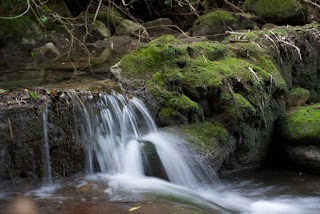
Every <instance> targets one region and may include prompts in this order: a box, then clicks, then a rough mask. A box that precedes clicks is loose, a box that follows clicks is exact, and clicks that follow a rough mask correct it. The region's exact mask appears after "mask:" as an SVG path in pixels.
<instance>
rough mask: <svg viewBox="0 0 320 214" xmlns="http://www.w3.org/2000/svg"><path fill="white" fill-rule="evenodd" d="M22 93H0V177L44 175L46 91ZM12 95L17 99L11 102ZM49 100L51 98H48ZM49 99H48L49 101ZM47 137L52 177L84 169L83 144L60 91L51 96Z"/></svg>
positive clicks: (66, 102) (67, 174)
mask: <svg viewBox="0 0 320 214" xmlns="http://www.w3.org/2000/svg"><path fill="white" fill-rule="evenodd" d="M19 94H20V93H19V92H17V93H13V94H10V93H9V94H1V96H0V101H1V102H0V137H1V143H0V151H1V160H2V163H3V164H1V165H0V179H9V178H15V177H22V178H34V177H42V175H43V166H42V155H43V154H42V153H41V148H42V145H43V143H44V132H43V118H42V111H43V110H44V108H45V105H46V104H45V100H47V99H42V98H43V97H45V96H47V95H46V91H44V90H38V91H36V92H33V91H32V93H31V92H30V93H29V96H27V95H23V93H22V95H21V94H20V95H19ZM11 96H13V97H14V100H13V101H12V102H11V100H10V99H11ZM48 99H49V98H48ZM47 101H48V100H47ZM50 101H52V103H51V110H50V111H49V120H48V137H49V145H50V155H51V162H52V172H53V176H58V177H60V176H70V175H72V174H74V173H76V172H79V171H81V170H82V169H83V164H84V163H83V161H82V160H83V158H82V157H83V152H82V148H81V145H79V144H78V143H76V142H75V139H74V137H73V125H72V117H71V116H72V115H71V110H70V107H71V106H70V105H69V104H68V101H67V99H65V98H60V97H59V95H58V94H56V95H54V97H52V100H50Z"/></svg>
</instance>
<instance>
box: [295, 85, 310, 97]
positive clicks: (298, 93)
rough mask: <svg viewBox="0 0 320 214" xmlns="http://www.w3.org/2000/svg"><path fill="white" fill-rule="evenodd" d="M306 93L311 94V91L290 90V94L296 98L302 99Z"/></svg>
mask: <svg viewBox="0 0 320 214" xmlns="http://www.w3.org/2000/svg"><path fill="white" fill-rule="evenodd" d="M306 93H307V94H309V91H308V90H307V89H304V88H301V87H294V88H292V89H290V94H291V95H292V96H294V97H300V96H301V95H303V94H306Z"/></svg>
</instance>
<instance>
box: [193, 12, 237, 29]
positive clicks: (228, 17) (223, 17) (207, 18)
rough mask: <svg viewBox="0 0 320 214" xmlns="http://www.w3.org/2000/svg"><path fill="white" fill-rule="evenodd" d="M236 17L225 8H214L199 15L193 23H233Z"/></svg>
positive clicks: (214, 24)
mask: <svg viewBox="0 0 320 214" xmlns="http://www.w3.org/2000/svg"><path fill="white" fill-rule="evenodd" d="M235 22H236V18H235V17H234V16H233V15H232V13H231V12H229V11H225V10H216V11H214V12H209V13H206V14H204V15H202V16H200V17H199V18H198V19H197V20H196V21H195V24H196V25H199V24H206V25H210V26H216V24H223V25H224V24H230V23H235Z"/></svg>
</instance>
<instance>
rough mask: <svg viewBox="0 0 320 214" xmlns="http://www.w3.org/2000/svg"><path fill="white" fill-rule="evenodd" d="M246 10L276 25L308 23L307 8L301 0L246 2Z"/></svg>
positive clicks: (252, 0)
mask: <svg viewBox="0 0 320 214" xmlns="http://www.w3.org/2000/svg"><path fill="white" fill-rule="evenodd" d="M245 8H246V10H247V11H249V12H253V13H255V14H256V15H258V16H259V17H261V18H262V19H263V20H265V21H267V22H271V23H274V24H279V25H285V24H292V25H302V24H306V23H307V7H306V6H305V5H304V4H303V3H302V1H299V0H269V1H265V0H246V1H245Z"/></svg>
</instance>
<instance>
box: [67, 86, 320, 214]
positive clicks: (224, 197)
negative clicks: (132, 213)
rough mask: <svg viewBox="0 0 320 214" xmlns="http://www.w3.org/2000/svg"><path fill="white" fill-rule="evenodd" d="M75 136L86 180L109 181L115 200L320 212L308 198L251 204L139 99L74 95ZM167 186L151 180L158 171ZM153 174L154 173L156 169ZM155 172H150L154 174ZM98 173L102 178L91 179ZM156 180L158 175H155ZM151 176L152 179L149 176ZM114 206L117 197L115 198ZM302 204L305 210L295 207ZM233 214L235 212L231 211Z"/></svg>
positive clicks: (211, 210) (209, 209)
mask: <svg viewBox="0 0 320 214" xmlns="http://www.w3.org/2000/svg"><path fill="white" fill-rule="evenodd" d="M69 96H70V97H71V99H72V103H73V106H74V108H73V110H74V116H75V117H74V118H75V124H76V125H77V129H76V136H77V139H78V140H79V141H80V142H81V143H82V144H83V146H84V148H85V151H86V152H85V153H86V171H87V173H88V174H89V175H90V174H91V176H89V177H88V179H99V180H101V179H106V180H107V181H108V186H109V188H108V189H107V190H106V193H108V196H109V197H111V200H112V196H113V195H114V193H115V192H117V191H118V192H119V191H120V192H121V191H127V192H132V193H134V194H138V195H139V194H140V193H142V194H150V193H152V194H156V195H160V196H164V197H168V196H169V197H170V198H178V200H179V201H184V202H185V203H186V204H189V205H194V206H196V207H200V209H202V210H205V211H206V212H208V213H254V214H256V213H268V212H265V211H266V210H270V211H271V213H277V214H280V213H283V214H284V213H297V214H298V213H316V212H313V211H314V210H317V209H318V208H320V207H319V206H318V205H317V204H318V203H315V202H320V200H318V199H315V198H310V199H309V201H307V202H308V204H306V203H305V202H306V200H304V199H303V198H293V199H287V198H280V199H277V200H273V201H272V200H267V199H265V200H261V199H252V198H251V199H249V198H247V197H243V196H241V195H240V194H238V193H236V192H231V191H229V190H228V188H227V187H226V186H225V185H222V184H221V183H220V182H219V180H218V179H217V177H216V175H215V172H214V170H212V169H211V168H210V167H209V166H208V165H207V164H203V161H197V160H195V158H194V157H195V154H193V153H192V151H191V150H190V149H188V148H187V147H185V146H184V143H183V142H182V140H181V139H179V138H177V137H174V136H172V135H170V134H167V133H163V132H160V131H159V130H158V129H157V127H156V125H155V123H154V121H153V119H152V117H151V116H150V114H149V112H148V111H147V109H146V107H145V106H144V104H143V103H142V102H141V101H139V100H138V99H137V98H131V99H128V98H126V97H124V96H122V95H120V94H116V93H113V94H111V95H106V94H100V95H99V96H93V95H92V94H84V95H82V96H80V95H78V94H76V93H75V92H73V93H70V94H69ZM154 163H156V164H155V165H156V167H157V169H156V170H159V171H163V173H158V174H165V175H164V176H160V177H162V178H165V179H167V180H169V182H167V181H166V180H164V179H159V178H156V177H148V176H146V175H149V174H150V173H149V169H150V168H153V167H154ZM152 170H154V169H152ZM152 170H151V171H152ZM94 172H100V173H98V174H95V175H92V174H93V173H94ZM155 174H157V173H155ZM151 175H152V176H153V175H154V174H152V173H151ZM114 199H115V200H116V199H117V197H114ZM300 200H302V201H304V205H305V206H307V208H308V210H309V211H308V212H304V211H305V206H300V205H298V203H297V201H300ZM230 210H231V211H230Z"/></svg>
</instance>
